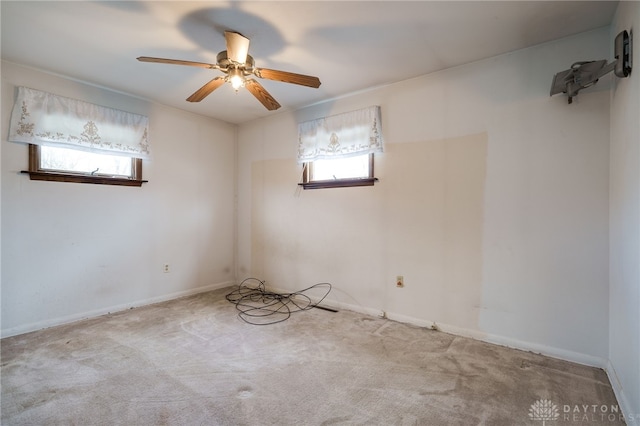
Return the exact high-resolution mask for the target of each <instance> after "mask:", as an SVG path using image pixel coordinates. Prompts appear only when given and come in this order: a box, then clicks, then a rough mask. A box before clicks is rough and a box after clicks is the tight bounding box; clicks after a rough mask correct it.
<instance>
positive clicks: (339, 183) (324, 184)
mask: <svg viewBox="0 0 640 426" xmlns="http://www.w3.org/2000/svg"><path fill="white" fill-rule="evenodd" d="M377 180H378V178H361V179H337V180H318V181H314V182H302V183H299V184H298V185H300V186H302V187H303V188H304V189H322V188H348V187H352V186H373V184H374V183H375V182H376V181H377Z"/></svg>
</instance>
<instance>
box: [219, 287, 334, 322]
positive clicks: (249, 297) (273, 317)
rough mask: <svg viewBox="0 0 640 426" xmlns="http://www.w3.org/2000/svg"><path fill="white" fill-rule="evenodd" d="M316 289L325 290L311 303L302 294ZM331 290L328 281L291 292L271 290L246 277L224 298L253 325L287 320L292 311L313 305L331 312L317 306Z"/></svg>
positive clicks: (311, 307) (242, 317) (302, 309)
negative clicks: (318, 298)
mask: <svg viewBox="0 0 640 426" xmlns="http://www.w3.org/2000/svg"><path fill="white" fill-rule="evenodd" d="M317 288H322V289H326V292H325V293H324V295H323V296H322V297H321V298H320V300H318V301H317V302H316V303H313V302H312V301H311V298H310V297H309V296H308V295H306V294H304V293H305V292H309V291H311V290H314V289H317ZM330 291H331V284H329V283H318V284H314V285H312V286H311V287H307V288H305V289H304V290H300V291H296V292H294V293H274V292H271V291H267V290H266V288H265V285H264V281H261V280H259V279H257V278H247V279H245V280H244V281H242V282H241V283H240V284H239V285H238V288H237V289H235V290H234V291H232V292H231V293H229V294H227V295H226V298H227V300H228V301H229V302H231V303H233V304H235V305H236V309H237V310H238V311H240V312H239V313H238V316H239V317H240V318H241V319H242V320H243V321H245V322H247V323H249V324H253V325H268V324H275V323H278V322H282V321H286V320H287V319H289V317H291V314H292V313H294V312H300V311H307V310H309V309H313V308H316V307H317V308H321V309H326V310H331V311H333V310H332V309H328V308H323V307H322V306H318V304H319V303H320V302H322V301H323V300H324V299H325V297H327V295H328V294H329V292H330ZM334 312H335V311H334Z"/></svg>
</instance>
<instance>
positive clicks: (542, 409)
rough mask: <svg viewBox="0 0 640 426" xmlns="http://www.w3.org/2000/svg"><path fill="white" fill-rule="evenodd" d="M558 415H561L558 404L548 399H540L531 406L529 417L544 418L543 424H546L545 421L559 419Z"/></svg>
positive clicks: (533, 418) (532, 418) (544, 425)
mask: <svg viewBox="0 0 640 426" xmlns="http://www.w3.org/2000/svg"><path fill="white" fill-rule="evenodd" d="M558 417H560V413H559V412H558V406H557V405H556V404H554V403H553V402H551V401H550V400H548V399H539V400H537V401H536V402H534V403H533V404H531V408H529V418H531V420H542V426H546V423H545V422H548V421H553V420H558Z"/></svg>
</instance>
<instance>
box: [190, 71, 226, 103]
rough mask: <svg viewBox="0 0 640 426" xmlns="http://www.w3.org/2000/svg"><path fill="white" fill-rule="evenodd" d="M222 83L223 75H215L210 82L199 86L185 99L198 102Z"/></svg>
mask: <svg viewBox="0 0 640 426" xmlns="http://www.w3.org/2000/svg"><path fill="white" fill-rule="evenodd" d="M223 84H224V77H216V78H214V79H213V80H211V81H210V82H208V83H207V84H205V85H204V86H202V87H201V88H199V89H198V90H196V91H195V92H194V93H193V95H191V96H189V97H188V98H187V100H188V101H189V102H200V101H201V100H203V99H204V98H206V97H207V96H209V94H210V93H211V92H213V91H214V90H216V89H217V88H218V87H220V86H222V85H223Z"/></svg>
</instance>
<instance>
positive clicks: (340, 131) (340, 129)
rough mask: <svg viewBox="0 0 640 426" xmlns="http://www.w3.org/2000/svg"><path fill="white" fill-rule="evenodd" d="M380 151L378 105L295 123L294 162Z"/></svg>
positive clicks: (380, 137)
mask: <svg viewBox="0 0 640 426" xmlns="http://www.w3.org/2000/svg"><path fill="white" fill-rule="evenodd" d="M373 152H382V132H381V130H380V107H379V106H372V107H368V108H364V109H360V110H357V111H351V112H347V113H344V114H338V115H333V116H330V117H325V118H320V119H317V120H312V121H306V122H304V123H300V124H298V163H300V164H302V163H305V162H309V161H314V160H320V159H327V158H339V157H350V156H354V155H361V154H366V153H373Z"/></svg>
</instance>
